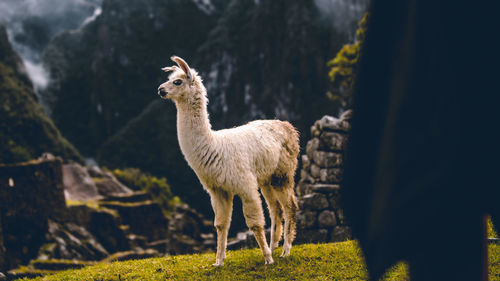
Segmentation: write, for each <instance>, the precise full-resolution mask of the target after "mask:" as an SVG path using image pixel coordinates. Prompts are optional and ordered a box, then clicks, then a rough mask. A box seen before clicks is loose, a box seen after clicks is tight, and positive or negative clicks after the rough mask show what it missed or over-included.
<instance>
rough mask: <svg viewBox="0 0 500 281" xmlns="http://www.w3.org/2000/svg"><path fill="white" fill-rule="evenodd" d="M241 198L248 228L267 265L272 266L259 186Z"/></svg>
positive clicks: (248, 190)
mask: <svg viewBox="0 0 500 281" xmlns="http://www.w3.org/2000/svg"><path fill="white" fill-rule="evenodd" d="M240 197H241V202H242V203H243V214H244V215H245V221H246V223H247V226H248V228H249V229H250V230H252V231H253V234H254V236H255V240H257V244H259V247H260V249H261V251H262V255H263V256H264V260H265V263H266V264H272V263H273V262H274V261H273V257H272V256H271V249H269V246H268V245H267V242H266V236H265V233H264V223H265V220H264V212H263V210H262V201H261V200H260V195H259V191H258V190H257V185H255V187H250V188H249V189H247V190H245V192H244V193H242V194H240Z"/></svg>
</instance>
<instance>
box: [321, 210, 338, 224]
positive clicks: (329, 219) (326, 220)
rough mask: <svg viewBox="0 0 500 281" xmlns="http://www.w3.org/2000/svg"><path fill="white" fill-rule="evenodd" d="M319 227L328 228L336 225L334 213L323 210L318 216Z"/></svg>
mask: <svg viewBox="0 0 500 281" xmlns="http://www.w3.org/2000/svg"><path fill="white" fill-rule="evenodd" d="M318 225H319V227H323V228H329V227H333V226H335V225H337V219H336V218H335V213H334V212H332V211H330V210H324V211H323V212H321V213H320V214H319V216H318Z"/></svg>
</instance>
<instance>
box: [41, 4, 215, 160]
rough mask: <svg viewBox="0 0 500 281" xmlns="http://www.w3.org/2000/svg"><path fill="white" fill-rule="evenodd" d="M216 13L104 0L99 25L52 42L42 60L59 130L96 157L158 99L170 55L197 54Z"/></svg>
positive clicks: (197, 7)
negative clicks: (106, 144) (157, 94)
mask: <svg viewBox="0 0 500 281" xmlns="http://www.w3.org/2000/svg"><path fill="white" fill-rule="evenodd" d="M218 2H223V1H218ZM204 3H205V4H204ZM217 13H218V6H217V5H216V4H214V3H212V2H210V1H175V0H168V1H155V0H146V1H143V0H132V1H126V2H124V1H117V0H105V1H103V3H102V13H101V14H100V15H99V16H98V17H97V18H96V19H95V20H94V21H92V22H90V23H89V24H87V25H85V26H83V27H82V28H81V29H79V30H75V31H67V32H65V33H63V34H61V35H59V36H57V37H55V38H54V39H53V41H52V42H51V44H50V45H49V47H48V48H47V49H46V51H45V53H44V55H43V62H44V64H45V66H46V68H47V69H48V70H49V72H50V78H51V83H50V84H49V87H48V88H47V89H46V90H45V91H42V92H41V94H42V97H43V98H44V100H45V101H46V102H47V104H48V105H49V107H50V109H51V116H52V118H53V120H54V122H55V123H56V125H57V126H58V128H60V130H61V131H63V132H64V134H65V136H67V137H68V139H69V140H70V141H72V142H73V143H74V144H75V145H76V146H77V147H78V148H79V149H80V151H82V153H83V154H85V155H88V156H91V157H93V156H95V154H96V151H97V149H98V148H99V147H100V146H101V145H102V143H103V142H104V141H105V140H106V139H108V138H109V137H110V136H112V135H113V134H114V133H116V132H117V131H118V130H119V129H120V128H122V127H123V126H124V125H125V124H126V123H127V122H128V121H129V120H130V119H132V118H133V117H135V116H137V115H138V114H139V113H140V112H141V111H142V110H144V108H145V107H146V106H147V105H148V104H149V103H150V102H151V101H152V100H154V99H155V98H157V97H156V88H157V85H158V84H159V83H160V81H162V80H163V79H165V77H166V76H165V75H164V73H163V72H162V71H161V70H160V68H161V67H163V66H164V65H165V64H168V63H169V61H170V59H169V58H170V56H171V55H172V54H177V55H180V56H185V57H188V58H189V57H190V56H192V54H194V53H195V50H196V48H198V46H199V45H200V44H201V43H202V42H204V41H205V38H206V37H207V35H208V32H209V30H210V29H211V27H212V26H213V25H214V24H215V20H216V18H217Z"/></svg>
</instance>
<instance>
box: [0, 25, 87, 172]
mask: <svg viewBox="0 0 500 281" xmlns="http://www.w3.org/2000/svg"><path fill="white" fill-rule="evenodd" d="M0 53H1V54H2V55H1V56H0V128H1V130H0V163H14V162H22V161H28V160H32V159H35V158H38V157H39V156H40V155H41V154H42V153H43V152H51V153H53V154H55V155H57V156H62V157H63V158H66V159H73V160H77V161H79V162H82V161H83V160H82V158H81V156H80V155H79V153H78V151H77V150H76V149H75V148H74V147H73V146H72V145H71V144H70V143H69V142H68V141H67V140H66V139H65V138H64V137H62V136H61V134H60V132H59V130H58V129H57V128H56V127H55V126H54V123H53V122H52V120H51V119H50V118H49V117H48V116H47V114H46V113H45V111H44V109H43V107H42V106H41V105H40V104H39V103H38V101H37V98H36V96H35V94H34V91H33V87H32V85H31V82H30V81H29V79H28V77H27V76H26V74H25V71H24V69H23V67H22V61H21V59H20V58H19V57H18V56H17V54H16V53H15V52H14V51H13V50H12V48H11V46H10V44H9V43H8V40H7V36H6V33H5V30H4V27H3V26H1V25H0Z"/></svg>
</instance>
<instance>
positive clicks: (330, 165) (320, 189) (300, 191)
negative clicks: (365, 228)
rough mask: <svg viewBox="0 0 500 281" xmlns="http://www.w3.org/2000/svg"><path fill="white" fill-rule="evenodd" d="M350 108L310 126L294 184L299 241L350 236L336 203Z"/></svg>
mask: <svg viewBox="0 0 500 281" xmlns="http://www.w3.org/2000/svg"><path fill="white" fill-rule="evenodd" d="M350 117H351V111H350V110H349V111H346V112H345V113H344V114H342V116H341V117H340V118H335V117H331V116H324V117H323V118H321V119H320V120H318V121H316V122H315V123H314V125H313V126H312V127H311V135H312V139H311V140H309V141H308V142H307V146H306V154H304V155H302V157H301V160H302V170H301V171H300V181H299V183H298V185H297V196H298V201H299V209H300V211H299V214H298V222H297V242H298V243H311V242H313V243H318V242H337V241H344V240H347V239H350V238H351V231H350V229H349V227H348V226H347V225H346V222H345V219H344V215H343V212H342V209H341V208H340V206H339V199H340V197H339V191H340V185H339V184H340V182H341V181H342V173H343V158H344V150H345V147H346V144H347V135H348V132H349V129H350V124H349V119H350Z"/></svg>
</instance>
